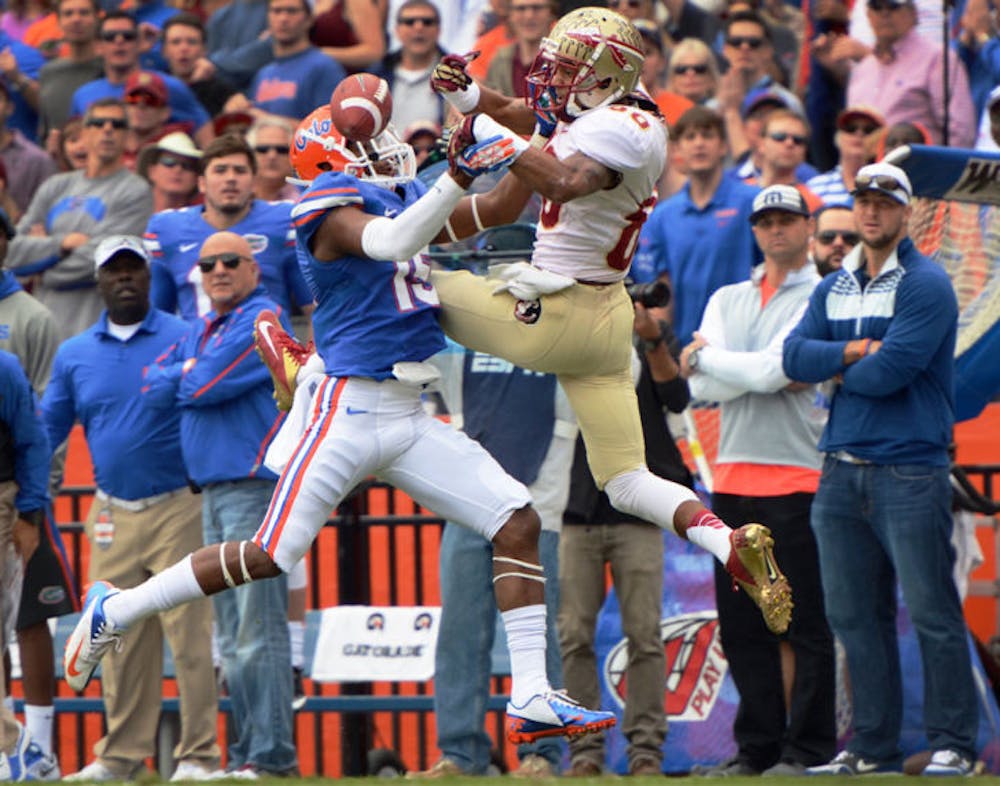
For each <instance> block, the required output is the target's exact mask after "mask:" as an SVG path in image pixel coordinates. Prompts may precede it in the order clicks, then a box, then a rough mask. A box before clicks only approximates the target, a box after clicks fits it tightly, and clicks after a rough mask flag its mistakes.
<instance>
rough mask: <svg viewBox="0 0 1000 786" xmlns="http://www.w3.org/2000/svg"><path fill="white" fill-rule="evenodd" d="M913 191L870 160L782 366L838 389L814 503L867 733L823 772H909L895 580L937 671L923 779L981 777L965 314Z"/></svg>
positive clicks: (835, 612)
mask: <svg viewBox="0 0 1000 786" xmlns="http://www.w3.org/2000/svg"><path fill="white" fill-rule="evenodd" d="M912 194H913V189H912V187H911V186H910V181H909V179H908V178H907V176H906V173H905V172H903V170H901V169H899V168H898V167H895V166H892V165H891V164H886V163H878V164H870V165H869V166H865V167H862V168H861V170H859V172H858V174H857V176H856V178H855V190H854V191H853V193H852V196H853V197H854V216H855V219H856V220H857V225H858V231H859V233H860V235H861V242H860V243H859V244H858V245H857V246H855V247H854V249H853V250H852V251H851V252H850V253H849V254H848V255H847V256H846V257H845V258H844V261H843V266H842V268H841V270H840V271H839V272H837V273H831V274H830V275H829V276H827V277H826V278H824V279H823V280H822V281H821V282H820V284H819V285H818V286H817V287H816V289H815V290H814V291H813V294H812V296H811V298H810V300H809V306H808V308H807V310H806V313H805V315H804V316H803V318H802V321H801V322H800V323H799V324H798V326H797V327H796V328H795V329H794V330H793V331H792V333H791V334H790V335H789V337H788V339H787V340H786V342H785V345H784V351H783V361H784V372H785V375H786V376H787V377H789V378H790V379H794V380H798V381H801V382H822V381H824V380H827V379H831V378H833V379H835V380H837V381H838V385H837V389H836V392H835V393H834V396H833V400H832V402H831V406H830V417H829V420H828V422H827V425H826V429H825V430H824V432H823V436H822V438H821V439H820V442H819V449H820V450H821V451H823V452H825V453H826V458H825V460H824V464H823V474H822V478H821V480H820V484H819V489H818V490H817V492H816V497H815V500H814V502H813V506H812V527H813V530H814V531H815V533H816V541H817V545H818V546H819V556H820V571H821V574H822V579H823V590H824V593H823V594H824V598H825V601H826V614H827V618H828V619H829V621H830V627H831V628H832V629H833V632H834V634H835V635H836V636H837V638H838V639H840V641H841V643H842V644H843V645H844V649H845V651H846V653H847V663H848V667H849V670H850V675H851V688H852V694H853V700H854V736H853V737H852V738H851V741H850V742H849V743H848V744H847V749H846V750H844V751H841V752H840V753H839V754H837V756H836V757H835V758H834V759H833V760H832V761H831V762H830V763H829V764H826V765H823V766H820V767H812V768H810V769H809V772H810V773H812V774H831V775H864V774H870V773H873V772H885V771H899V770H900V768H901V764H902V759H903V755H902V750H901V748H900V740H899V736H900V728H901V723H902V715H903V697H902V678H901V674H900V667H899V652H898V646H897V642H896V619H895V618H896V614H895V609H896V579H897V578H898V579H899V583H900V585H901V587H902V590H903V597H904V599H905V601H906V605H907V607H908V609H909V612H910V617H911V618H912V620H913V626H914V628H916V631H917V637H918V639H919V641H920V652H921V656H922V659H923V668H924V724H925V727H926V732H927V741H928V743H929V744H930V748H931V750H932V751H933V755H932V756H931V760H930V763H929V764H928V765H927V766H926V767H925V768H924V771H923V774H924V775H970V774H971V773H972V767H973V763H974V762H975V760H976V747H975V746H976V735H977V730H978V719H979V713H978V710H977V703H976V692H975V688H974V684H973V677H972V666H971V664H970V659H969V648H968V644H967V639H966V628H965V622H964V619H963V617H962V605H961V602H960V601H959V597H958V590H957V589H956V587H955V582H954V580H953V579H952V568H953V564H954V561H955V552H954V549H953V548H952V546H951V542H950V538H951V530H952V515H951V498H952V494H951V485H950V482H949V459H948V444H949V442H950V441H951V431H952V425H953V420H954V412H953V410H954V406H953V388H954V379H953V377H954V373H953V371H954V369H953V361H952V358H953V356H954V352H955V333H956V325H957V319H958V305H957V301H956V298H955V293H954V291H953V290H952V288H951V283H950V281H949V280H948V275H947V273H945V272H944V270H943V269H942V268H940V267H938V266H937V265H935V264H934V263H933V262H932V261H931V260H929V259H928V258H927V257H925V256H924V255H923V254H921V253H920V252H919V251H917V249H916V247H915V246H914V245H913V242H912V241H911V240H910V239H909V238H908V237H907V231H906V228H907V221H908V220H909V218H910V213H911V208H910V199H911V197H912Z"/></svg>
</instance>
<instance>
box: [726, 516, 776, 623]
mask: <svg viewBox="0 0 1000 786" xmlns="http://www.w3.org/2000/svg"><path fill="white" fill-rule="evenodd" d="M729 543H730V544H731V545H732V552H731V553H730V555H729V561H728V562H727V563H726V570H727V571H728V572H729V575H730V576H732V577H733V589H736V585H737V584H738V585H739V586H741V587H743V589H744V591H746V593H747V595H749V596H750V598H751V599H752V600H753V602H754V603H756V604H757V605H758V606H759V607H760V612H761V614H763V615H764V623H765V624H766V625H767V627H768V628H769V629H770V630H771V632H772V633H784V632H785V631H786V630H788V625H789V623H790V622H791V621H792V588H791V586H790V585H789V584H788V579H786V578H785V576H784V574H783V573H782V572H781V570H780V569H779V568H778V563H777V562H776V561H775V559H774V539H773V538H772V537H771V530H769V529H768V528H767V527H765V526H764V525H763V524H745V525H743V526H742V527H740V528H739V529H734V530H733V531H732V532H731V533H730V534H729Z"/></svg>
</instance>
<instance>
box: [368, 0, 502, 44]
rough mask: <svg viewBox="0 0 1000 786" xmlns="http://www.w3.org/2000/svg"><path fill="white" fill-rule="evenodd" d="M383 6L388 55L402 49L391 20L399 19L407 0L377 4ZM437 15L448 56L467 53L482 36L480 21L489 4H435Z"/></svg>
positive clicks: (451, 0) (478, 0) (486, 0)
mask: <svg viewBox="0 0 1000 786" xmlns="http://www.w3.org/2000/svg"><path fill="white" fill-rule="evenodd" d="M376 2H377V3H378V4H379V5H380V6H382V7H383V8H384V7H385V6H388V8H387V11H388V13H386V14H384V16H383V23H384V24H386V30H385V32H386V34H387V35H388V37H389V51H390V52H391V51H392V50H393V49H397V48H398V47H399V41H398V40H397V39H396V36H395V27H394V25H389V24H388V22H389V21H390V20H392V21H394V20H395V19H396V14H397V12H398V11H399V7H400V6H401V5H402V4H403V3H404V2H406V0H388V2H387V3H385V2H383V1H382V0H376ZM434 5H436V6H437V9H438V13H439V14H440V15H441V39H440V41H441V48H442V49H444V51H446V52H468V51H469V50H470V49H472V48H473V44H474V43H475V40H476V38H477V36H478V35H479V20H480V18H481V17H482V14H483V12H484V11H485V10H486V9H487V8H488V7H489V5H490V0H434Z"/></svg>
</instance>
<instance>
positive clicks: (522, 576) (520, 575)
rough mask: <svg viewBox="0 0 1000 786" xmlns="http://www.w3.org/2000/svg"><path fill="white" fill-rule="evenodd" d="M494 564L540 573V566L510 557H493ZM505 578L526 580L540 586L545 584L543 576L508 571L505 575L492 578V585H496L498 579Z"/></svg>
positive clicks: (500, 574) (501, 574)
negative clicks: (501, 563) (508, 565)
mask: <svg viewBox="0 0 1000 786" xmlns="http://www.w3.org/2000/svg"><path fill="white" fill-rule="evenodd" d="M493 561H494V562H506V563H508V564H510V565H515V566H517V567H519V568H525V569H526V570H537V571H538V572H539V573H541V572H542V566H541V565H535V564H533V563H531V562H522V561H521V560H519V559H513V558H512V557H494V558H493ZM506 578H517V579H528V580H529V581H539V582H541V583H542V584H544V583H545V576H540V575H535V574H534V573H522V572H521V571H509V572H507V573H498V574H497V575H496V576H494V577H493V583H494V584H496V583H497V582H498V581H500V579H506Z"/></svg>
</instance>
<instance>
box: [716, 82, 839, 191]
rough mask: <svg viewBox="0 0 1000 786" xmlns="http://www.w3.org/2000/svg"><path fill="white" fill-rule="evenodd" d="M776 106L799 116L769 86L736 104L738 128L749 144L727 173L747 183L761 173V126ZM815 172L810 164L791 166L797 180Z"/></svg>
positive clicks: (762, 128)
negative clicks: (738, 117) (738, 109)
mask: <svg viewBox="0 0 1000 786" xmlns="http://www.w3.org/2000/svg"><path fill="white" fill-rule="evenodd" d="M779 109H780V110H787V111H791V112H792V113H793V114H795V115H796V116H799V117H801V115H799V113H798V112H796V111H795V110H794V109H793V108H792V107H791V105H789V104H788V103H787V102H786V100H785V98H784V96H782V95H781V94H779V93H776V92H774V91H773V90H771V89H766V90H754V91H753V92H751V93H750V94H749V95H747V97H746V98H745V99H744V100H743V104H742V106H740V117H741V118H742V119H743V124H742V126H741V127H740V131H741V133H742V135H743V136H742V138H743V139H744V141H745V142H746V144H748V145H749V147H748V148H747V150H746V151H745V152H744V153H743V155H742V156H741V157H739V158H737V161H736V164H735V165H734V166H733V167H732V168H731V169H730V170H729V174H731V175H733V176H735V177H738V178H740V179H741V180H747V181H751V182H752V181H753V180H755V179H757V178H759V177H760V176H761V171H762V169H763V166H764V154H763V144H764V126H765V125H766V124H767V119H768V118H769V117H770V116H771V113H772V112H776V111H778V110H779ZM818 174H819V172H817V171H816V169H815V168H814V167H812V166H811V165H809V164H807V163H804V162H803V163H800V164H799V165H798V166H797V167H796V168H795V176H796V177H797V178H798V179H799V180H803V181H805V180H809V179H810V178H812V177H815V176H816V175H818Z"/></svg>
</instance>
